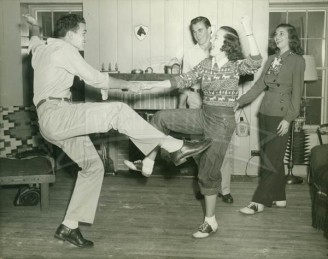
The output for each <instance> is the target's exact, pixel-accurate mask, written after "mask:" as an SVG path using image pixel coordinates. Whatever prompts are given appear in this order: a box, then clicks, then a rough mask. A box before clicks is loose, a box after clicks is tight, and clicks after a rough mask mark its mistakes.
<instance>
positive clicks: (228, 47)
mask: <svg viewBox="0 0 328 259" xmlns="http://www.w3.org/2000/svg"><path fill="white" fill-rule="evenodd" d="M220 29H221V30H224V31H225V32H226V33H225V35H224V41H223V45H222V47H221V51H223V52H225V53H226V55H227V58H228V59H229V60H231V61H236V60H239V59H243V58H244V55H243V52H242V49H241V44H240V40H239V36H238V33H237V31H236V30H235V29H234V28H231V27H229V26H221V27H220Z"/></svg>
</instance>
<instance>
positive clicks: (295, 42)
mask: <svg viewBox="0 0 328 259" xmlns="http://www.w3.org/2000/svg"><path fill="white" fill-rule="evenodd" d="M278 28H285V29H286V30H287V32H288V39H289V49H290V50H291V51H292V52H294V53H295V54H297V55H303V54H304V51H303V48H302V47H301V41H300V39H299V38H298V35H297V32H296V29H295V27H294V26H293V25H291V24H288V23H281V24H279V25H278V26H277V27H276V29H275V30H274V32H273V37H274V34H275V32H276V30H277V29H278ZM270 45H271V46H270V47H271V48H272V49H273V50H274V52H275V53H278V52H279V51H280V50H279V48H278V47H277V44H276V42H275V41H274V40H273V41H272V44H270Z"/></svg>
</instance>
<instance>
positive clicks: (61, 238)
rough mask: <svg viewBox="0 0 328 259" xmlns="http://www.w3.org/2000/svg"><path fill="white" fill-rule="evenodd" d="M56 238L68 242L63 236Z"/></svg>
mask: <svg viewBox="0 0 328 259" xmlns="http://www.w3.org/2000/svg"><path fill="white" fill-rule="evenodd" d="M54 237H55V238H57V239H59V240H62V241H66V239H65V238H64V237H62V236H59V235H57V234H55V235H54Z"/></svg>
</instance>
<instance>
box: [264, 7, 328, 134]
mask: <svg viewBox="0 0 328 259" xmlns="http://www.w3.org/2000/svg"><path fill="white" fill-rule="evenodd" d="M309 11H310V12H314V11H320V12H322V11H323V12H324V15H325V17H324V19H325V21H324V37H322V39H323V40H324V41H325V45H324V46H323V49H322V58H323V64H322V66H318V65H317V67H316V69H317V71H322V87H321V97H315V96H313V97H306V89H307V86H306V83H305V88H304V93H303V96H304V97H305V98H308V99H312V100H314V99H321V118H320V123H321V124H324V123H327V121H328V88H327V82H328V73H327V72H328V59H327V58H328V51H327V50H328V39H327V34H328V30H327V27H328V26H327V23H328V17H327V15H328V4H327V3H318V4H315V3H302V4H300V3H298V4H295V3H294V4H293V3H281V2H279V3H270V4H269V13H273V12H280V13H285V14H287V13H288V12H289V13H290V12H305V13H306V17H308V12H309ZM287 17H288V16H287ZM287 19H288V18H287ZM287 22H288V20H287ZM307 26H308V20H307V23H306V30H307V29H308V28H307ZM269 33H271V32H269ZM305 36H306V37H305V38H300V39H301V40H303V39H306V40H305V45H304V49H306V48H307V44H308V42H307V40H308V39H311V38H308V37H307V35H305ZM268 39H270V35H269V37H268ZM317 127H318V125H314V124H311V125H310V124H306V125H304V129H309V130H311V129H316V128H317Z"/></svg>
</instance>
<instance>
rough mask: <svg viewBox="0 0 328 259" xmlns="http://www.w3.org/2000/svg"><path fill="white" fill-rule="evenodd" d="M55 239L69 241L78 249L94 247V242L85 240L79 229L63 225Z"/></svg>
mask: <svg viewBox="0 0 328 259" xmlns="http://www.w3.org/2000/svg"><path fill="white" fill-rule="evenodd" d="M55 238H58V239H60V240H63V241H68V242H70V243H71V244H73V245H76V246H78V247H82V248H83V247H92V246H93V242H92V241H89V240H86V239H84V238H83V236H82V234H81V232H80V230H79V228H75V229H71V228H69V227H66V226H65V225H63V224H61V225H60V226H59V227H58V228H57V231H56V233H55Z"/></svg>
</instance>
